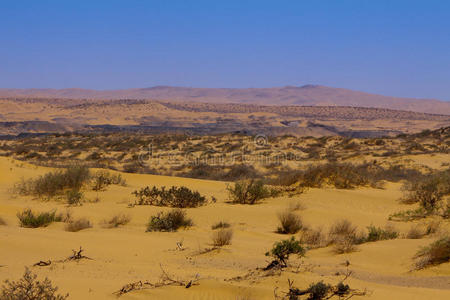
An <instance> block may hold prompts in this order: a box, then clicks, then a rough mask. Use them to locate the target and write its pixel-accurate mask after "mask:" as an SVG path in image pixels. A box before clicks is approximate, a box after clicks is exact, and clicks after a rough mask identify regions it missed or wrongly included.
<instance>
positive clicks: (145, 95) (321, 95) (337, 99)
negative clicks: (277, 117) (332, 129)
mask: <svg viewBox="0 0 450 300" xmlns="http://www.w3.org/2000/svg"><path fill="white" fill-rule="evenodd" d="M0 97H3V98H5V97H30V98H72V99H74V98H77V99H154V100H168V101H177V102H207V103H242V104H261V105H306V106H353V107H374V108H388V109H396V110H406V111H414V112H423V113H433V114H445V115H450V102H445V101H440V100H435V99H417V98H403V97H390V96H382V95H376V94H370V93H365V92H359V91H353V90H349V89H343V88H333V87H327V86H321V85H304V86H299V87H297V86H285V87H273V88H191V87H172V86H155V87H149V88H134V89H121V90H89V89H79V88H68V89H0Z"/></svg>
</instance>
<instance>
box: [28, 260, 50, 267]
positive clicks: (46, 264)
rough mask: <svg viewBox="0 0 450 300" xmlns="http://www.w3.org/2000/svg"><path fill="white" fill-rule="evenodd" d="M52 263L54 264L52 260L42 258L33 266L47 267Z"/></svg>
mask: <svg viewBox="0 0 450 300" xmlns="http://www.w3.org/2000/svg"><path fill="white" fill-rule="evenodd" d="M51 264H52V262H51V260H48V261H43V260H40V261H39V262H37V263H35V264H34V265H33V266H37V267H46V266H50V265H51Z"/></svg>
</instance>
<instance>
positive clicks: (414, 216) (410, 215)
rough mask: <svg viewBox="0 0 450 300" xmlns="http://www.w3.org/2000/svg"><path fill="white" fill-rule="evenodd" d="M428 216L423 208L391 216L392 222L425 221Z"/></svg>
mask: <svg viewBox="0 0 450 300" xmlns="http://www.w3.org/2000/svg"><path fill="white" fill-rule="evenodd" d="M427 216H428V213H427V211H426V210H425V209H423V208H422V207H419V208H417V209H414V210H405V211H399V212H396V213H393V214H391V215H389V220H390V221H414V220H419V219H424V218H426V217H427Z"/></svg>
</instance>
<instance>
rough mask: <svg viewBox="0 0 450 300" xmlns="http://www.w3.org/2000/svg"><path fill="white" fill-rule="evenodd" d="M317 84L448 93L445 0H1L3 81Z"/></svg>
mask: <svg viewBox="0 0 450 300" xmlns="http://www.w3.org/2000/svg"><path fill="white" fill-rule="evenodd" d="M304 84H322V85H328V86H334V87H344V88H350V89H355V90H362V91H367V92H372V93H379V94H384V95H393V96H406V97H425V98H438V99H442V100H450V1H444V0H442V1H435V0H434V1H433V0H427V1H425V0H423V1H414V0H408V1H402V0H397V1H396V0H390V1H387V0H354V1H346V0H335V1H325V0H324V1H321V0H314V1H313V0H309V1H302V0H297V1H294V0H293V1H283V0H278V1H275V0H274V1H264V0H259V1H245V0H241V1H233V0H227V1H225V0H224V1H213V0H210V1H170V0H165V1H137V0H126V1H125V0H120V1H118V0H108V1H95V0H92V1H81V0H78V1H68V0H66V1H61V0H60V1H45V0H40V1H21V0H14V1H13V0H10V1H6V0H1V1H0V87H2V88H32V87H33V88H67V87H80V88H94V89H118V88H133V87H149V86H155V85H175V86H192V87H273V86H285V85H295V86H300V85H304Z"/></svg>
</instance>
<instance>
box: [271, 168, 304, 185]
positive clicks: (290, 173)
mask: <svg viewBox="0 0 450 300" xmlns="http://www.w3.org/2000/svg"><path fill="white" fill-rule="evenodd" d="M275 175H276V176H275V177H273V178H270V179H267V180H266V183H267V184H270V185H277V186H291V185H294V184H296V183H297V182H298V181H299V178H300V176H301V175H302V171H299V170H285V171H279V172H277V173H276V174H275Z"/></svg>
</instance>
